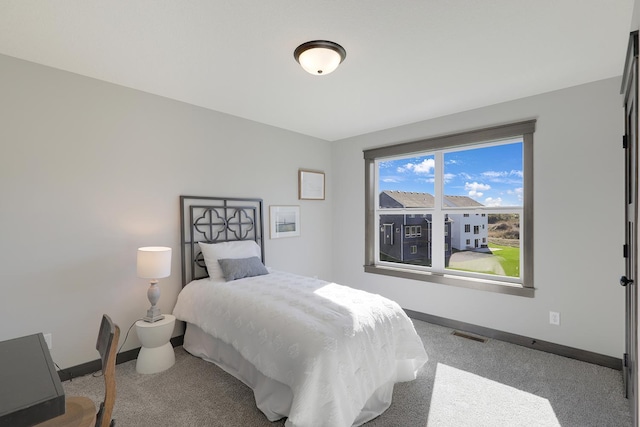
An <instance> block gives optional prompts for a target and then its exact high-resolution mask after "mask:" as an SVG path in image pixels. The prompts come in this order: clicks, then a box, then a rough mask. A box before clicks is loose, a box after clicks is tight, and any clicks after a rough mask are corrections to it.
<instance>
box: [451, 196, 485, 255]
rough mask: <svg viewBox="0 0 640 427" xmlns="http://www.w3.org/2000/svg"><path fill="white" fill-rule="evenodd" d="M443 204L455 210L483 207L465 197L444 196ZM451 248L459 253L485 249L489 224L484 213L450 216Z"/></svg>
mask: <svg viewBox="0 0 640 427" xmlns="http://www.w3.org/2000/svg"><path fill="white" fill-rule="evenodd" d="M444 204H445V206H449V207H456V208H473V207H480V206H484V205H483V204H482V203H478V202H476V201H475V200H473V199H472V198H470V197H467V196H444ZM449 219H450V220H451V222H452V224H451V246H452V247H453V249H456V250H459V251H466V250H474V249H486V248H487V243H488V242H487V239H488V237H489V226H488V225H489V223H488V218H487V214H485V213H465V214H451V215H449Z"/></svg>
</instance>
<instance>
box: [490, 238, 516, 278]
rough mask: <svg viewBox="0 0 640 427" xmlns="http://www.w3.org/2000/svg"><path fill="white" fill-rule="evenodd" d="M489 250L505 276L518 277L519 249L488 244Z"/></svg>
mask: <svg viewBox="0 0 640 427" xmlns="http://www.w3.org/2000/svg"><path fill="white" fill-rule="evenodd" d="M489 249H491V252H493V254H494V256H495V257H496V259H497V260H498V262H499V263H500V265H501V266H502V268H503V269H504V272H505V274H506V276H508V277H520V248H514V247H512V246H501V245H496V244H493V243H489ZM494 249H499V250H494Z"/></svg>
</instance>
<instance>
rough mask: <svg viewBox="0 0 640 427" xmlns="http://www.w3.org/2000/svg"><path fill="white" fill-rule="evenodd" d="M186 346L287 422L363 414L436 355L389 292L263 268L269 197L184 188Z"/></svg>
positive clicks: (378, 407)
mask: <svg viewBox="0 0 640 427" xmlns="http://www.w3.org/2000/svg"><path fill="white" fill-rule="evenodd" d="M180 206H181V213H180V217H181V245H182V260H181V261H182V281H183V289H182V291H181V292H180V294H179V295H178V301H177V303H176V306H175V308H174V311H173V314H174V315H175V316H176V318H178V319H179V320H182V321H184V322H186V331H185V337H184V349H185V350H186V351H188V352H189V353H191V354H193V355H195V356H197V357H200V358H202V359H204V360H207V361H210V362H213V363H215V364H217V365H218V366H220V367H221V368H222V369H224V370H225V371H227V372H228V373H230V374H232V375H234V376H235V377H236V378H238V379H239V380H240V381H242V382H243V383H245V384H246V385H247V386H249V387H251V389H252V390H253V392H254V396H255V400H256V405H257V407H258V408H259V409H260V410H261V411H262V412H263V413H264V415H265V416H266V418H267V419H268V420H270V421H275V420H278V419H282V418H284V417H286V418H287V419H286V421H285V426H287V427H315V426H318V427H341V426H344V427H349V426H358V425H361V424H363V423H365V422H367V421H369V420H371V419H373V418H375V417H377V416H378V415H380V414H381V413H383V412H384V411H385V410H386V409H387V408H388V407H389V405H390V404H391V398H392V394H393V386H394V384H395V383H396V382H400V381H410V380H413V379H415V378H416V375H417V372H418V370H419V369H420V368H421V367H422V366H423V365H424V364H425V363H426V361H427V354H426V352H425V350H424V346H423V343H422V341H421V340H420V337H419V336H418V335H417V333H416V332H415V329H414V327H413V324H412V322H411V320H410V319H409V318H408V317H407V315H406V314H405V313H404V311H403V310H402V309H401V308H400V307H399V306H398V304H396V303H395V302H393V301H391V300H388V299H386V298H384V297H382V296H380V295H375V294H371V293H368V292H364V291H361V290H357V289H353V288H349V287H346V286H342V285H338V284H336V283H329V282H326V281H323V280H319V279H316V278H310V277H303V276H299V275H295V274H292V273H289V272H283V271H276V270H273V269H270V268H267V267H265V264H264V260H265V253H264V236H263V234H264V233H263V210H262V200H261V199H238V198H218V197H192V196H181V197H180Z"/></svg>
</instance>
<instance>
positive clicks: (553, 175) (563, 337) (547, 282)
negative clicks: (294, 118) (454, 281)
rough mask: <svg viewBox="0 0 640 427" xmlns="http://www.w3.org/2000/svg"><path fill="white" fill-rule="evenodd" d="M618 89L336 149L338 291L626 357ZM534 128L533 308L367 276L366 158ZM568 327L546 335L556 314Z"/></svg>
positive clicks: (533, 102) (499, 109) (459, 118)
mask: <svg viewBox="0 0 640 427" xmlns="http://www.w3.org/2000/svg"><path fill="white" fill-rule="evenodd" d="M619 92H620V79H619V78H615V79H608V80H604V81H599V82H596V83H592V84H587V85H583V86H578V87H573V88H569V89H565V90H560V91H556V92H551V93H547V94H543V95H539V96H534V97H530V98H524V99H520V100H516V101H512V102H507V103H503V104H499V105H495V106H491V107H487V108H482V109H478V110H473V111H468V112H465V113H461V114H455V115H451V116H446V117H441V118H438V119H434V120H428V121H424V122H420V123H415V124H411V125H407V126H402V127H398V128H394V129H388V130H384V131H381V132H376V133H372V134H369V135H363V136H359V137H354V138H350V139H346V140H342V141H338V142H335V143H333V145H332V146H333V151H332V156H333V162H332V166H333V167H332V168H333V183H334V187H333V190H334V198H333V207H334V213H333V216H334V219H335V218H338V217H339V215H341V213H344V212H351V213H353V215H350V218H351V220H350V221H349V222H346V221H335V220H334V231H333V239H334V243H336V244H335V248H336V249H335V250H334V253H333V276H334V280H336V281H338V282H340V283H344V284H348V285H352V286H356V287H359V288H362V289H365V290H368V291H372V292H376V293H380V294H383V295H385V296H387V297H390V298H392V299H394V300H396V301H397V302H398V303H399V304H400V305H401V306H402V307H404V308H408V309H411V310H415V311H419V312H423V313H428V314H432V315H436V316H442V317H445V318H449V319H454V320H459V321H463V322H468V323H472V324H476V325H480V326H485V327H488V328H493V329H497V330H501V331H506V332H510V333H515V334H520V335H524V336H529V337H533V338H537V339H541V340H546V341H550V342H554V343H559V344H563V345H566V346H570V347H576V348H579V349H583V350H589V351H594V352H597V353H601V354H606V355H610V356H615V357H621V356H622V353H623V349H624V346H623V342H624V340H623V338H624V321H623V313H624V305H623V303H624V292H623V288H622V287H621V286H619V285H618V284H617V282H618V278H619V277H620V275H621V274H623V272H624V263H623V259H622V245H623V243H624V233H623V230H624V227H623V223H624V216H623V212H624V211H623V200H624V196H623V194H624V175H623V165H624V163H623V159H624V157H623V150H622V145H621V136H622V134H623V132H624V127H623V124H624V122H623V110H622V97H621V96H620V95H619ZM532 118H535V119H537V129H536V132H535V135H534V175H535V178H534V199H535V210H534V217H535V231H534V237H535V249H534V257H535V272H534V274H535V287H536V288H537V290H536V294H535V298H524V297H517V296H508V295H502V294H497V293H491V292H482V291H476V290H470V289H464V288H458V287H452V286H446V285H439V284H433V283H425V282H416V281H412V280H406V279H396V278H391V277H388V276H380V275H374V274H366V273H364V272H363V267H362V264H363V262H364V248H363V241H364V213H363V210H364V161H363V156H362V150H363V149H364V148H371V147H376V146H382V145H388V144H393V143H397V142H404V141H411V140H416V139H421V138H426V137H431V136H436V135H443V134H447V133H454V132H459V131H463V130H469V129H476V128H482V127H486V126H491V125H497V124H503V123H508V122H514V121H520V120H526V119H532ZM551 310H552V311H559V312H560V313H561V325H560V326H552V325H550V324H549V311H551Z"/></svg>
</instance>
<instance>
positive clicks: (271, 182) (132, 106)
mask: <svg viewBox="0 0 640 427" xmlns="http://www.w3.org/2000/svg"><path fill="white" fill-rule="evenodd" d="M0 121H1V122H0V123H1V125H0V144H1V145H2V150H1V153H2V154H1V155H0V236H1V240H0V286H1V296H0V340H4V339H9V338H13V337H16V336H20V335H25V334H31V333H36V332H43V333H52V334H53V350H52V355H53V358H54V360H55V361H56V362H57V363H58V365H60V366H61V367H62V368H65V367H69V366H74V365H78V364H80V363H84V362H87V361H90V360H95V359H97V358H98V354H97V352H96V351H95V349H94V345H95V339H96V336H97V330H98V325H99V321H100V316H101V315H102V313H108V314H110V315H111V316H112V318H113V319H114V321H115V322H116V323H118V324H119V325H120V327H121V329H122V330H123V331H122V338H121V339H124V335H125V333H126V331H127V329H128V328H129V326H130V325H131V324H132V323H133V322H134V321H135V320H136V319H138V318H139V317H141V316H143V315H144V314H145V311H146V309H147V308H148V306H149V302H148V300H147V297H146V291H147V288H148V282H147V281H146V280H145V279H139V278H137V277H136V266H135V263H136V249H137V248H138V247H140V246H150V245H151V246H155V245H163V246H170V247H172V248H173V254H174V256H173V267H172V275H171V277H169V278H166V279H162V280H161V281H160V286H161V289H162V296H161V299H160V303H159V305H160V307H161V309H162V311H163V312H164V313H168V312H171V310H172V309H173V306H174V304H175V301H176V296H177V294H178V291H179V290H180V260H179V239H180V235H179V233H180V231H179V230H180V229H179V224H178V222H179V199H178V197H179V195H182V194H186V195H205V196H235V197H261V198H263V199H264V205H265V211H266V213H268V207H269V205H299V206H300V210H301V222H302V224H301V229H302V235H301V236H300V237H295V238H286V239H277V240H270V239H269V238H268V231H267V234H266V237H267V239H266V261H267V265H268V266H271V267H274V268H278V269H282V270H288V271H292V272H296V273H301V274H306V275H312V276H314V275H317V276H319V277H326V278H329V275H330V273H331V255H330V254H331V246H330V243H331V235H330V234H329V233H328V230H330V229H331V204H332V202H331V200H332V197H331V192H330V191H327V200H325V201H299V200H298V199H297V173H298V168H308V169H318V170H323V171H325V172H326V177H327V186H328V188H331V187H330V186H331V180H332V173H331V157H330V149H331V147H330V145H329V144H328V143H326V142H325V141H321V140H318V139H314V138H310V137H306V136H303V135H299V134H295V133H292V132H288V131H284V130H281V129H277V128H273V127H269V126H265V125H262V124H258V123H255V122H251V121H247V120H244V119H240V118H237V117H232V116H229V115H225V114H220V113H216V112H212V111H209V110H205V109H202V108H198V107H194V106H191V105H188V104H184V103H180V102H176V101H171V100H168V99H165V98H161V97H157V96H153V95H149V94H146V93H142V92H138V91H134V90H130V89H127V88H123V87H120V86H115V85H112V84H108V83H104V82H100V81H97V80H93V79H89V78H84V77H81V76H78V75H74V74H70V73H67V72H62V71H58V70H54V69H51V68H47V67H43V66H40V65H36V64H32V63H28V62H24V61H20V60H16V59H13V58H9V57H7V56H0ZM266 218H268V214H267V215H266ZM265 225H266V224H265ZM267 230H268V229H267ZM178 333H180V330H176V331H175V334H178ZM137 346H139V341H138V340H137V337H136V334H135V332H134V331H132V333H131V334H129V338H128V339H127V342H126V345H125V346H124V350H127V349H130V348H133V347H137Z"/></svg>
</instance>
